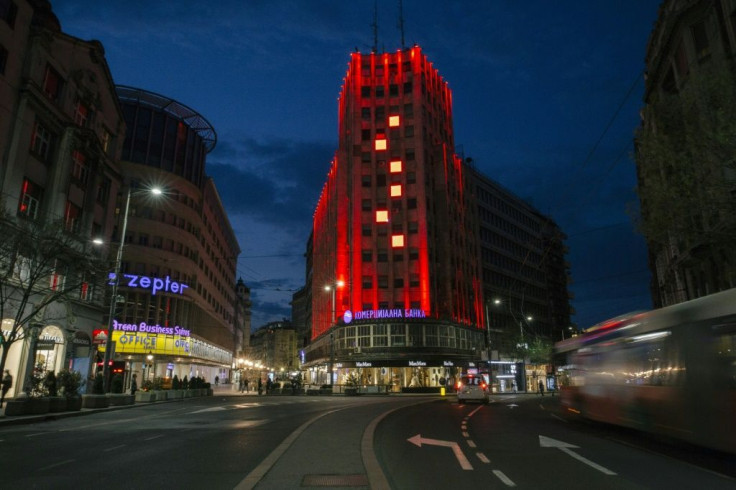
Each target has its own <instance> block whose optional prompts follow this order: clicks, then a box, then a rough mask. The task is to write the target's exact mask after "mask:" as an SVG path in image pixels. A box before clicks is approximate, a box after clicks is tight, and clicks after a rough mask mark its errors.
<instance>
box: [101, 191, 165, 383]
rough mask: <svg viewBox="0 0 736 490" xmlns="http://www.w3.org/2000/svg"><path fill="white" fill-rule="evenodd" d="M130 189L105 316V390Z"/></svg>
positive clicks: (157, 194) (158, 194) (126, 199)
mask: <svg viewBox="0 0 736 490" xmlns="http://www.w3.org/2000/svg"><path fill="white" fill-rule="evenodd" d="M148 192H150V193H151V194H153V195H155V196H160V195H161V194H162V193H163V191H162V190H161V188H159V187H153V188H151V189H148ZM131 194H132V189H131V188H130V187H128V192H127V196H126V198H125V210H124V211H123V228H122V230H121V233H120V245H118V253H117V255H116V256H115V268H114V269H113V274H114V279H113V283H112V294H111V295H110V312H109V315H108V318H107V339H105V363H104V364H103V366H102V370H103V371H102V373H103V377H104V380H105V392H108V391H110V360H111V359H112V346H113V342H112V325H113V317H114V316H115V305H116V303H117V301H118V281H119V276H120V266H121V263H122V261H123V247H124V246H125V234H126V232H127V230H128V212H129V211H130V196H131Z"/></svg>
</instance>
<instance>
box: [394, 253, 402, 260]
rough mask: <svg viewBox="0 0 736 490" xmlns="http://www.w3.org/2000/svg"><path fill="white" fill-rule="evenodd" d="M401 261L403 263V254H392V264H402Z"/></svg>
mask: <svg viewBox="0 0 736 490" xmlns="http://www.w3.org/2000/svg"><path fill="white" fill-rule="evenodd" d="M403 261H404V254H403V253H397V254H394V262H403Z"/></svg>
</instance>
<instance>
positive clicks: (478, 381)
mask: <svg viewBox="0 0 736 490" xmlns="http://www.w3.org/2000/svg"><path fill="white" fill-rule="evenodd" d="M455 389H456V391H457V402H458V403H465V402H466V401H475V402H479V403H488V402H489V401H490V399H489V396H488V383H486V380H485V379H484V378H483V377H482V376H476V375H473V374H466V375H463V376H461V377H460V380H459V381H458V382H457V384H456V385H455Z"/></svg>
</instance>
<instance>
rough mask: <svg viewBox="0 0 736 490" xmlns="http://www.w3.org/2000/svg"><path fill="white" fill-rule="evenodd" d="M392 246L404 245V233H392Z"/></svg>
mask: <svg viewBox="0 0 736 490" xmlns="http://www.w3.org/2000/svg"><path fill="white" fill-rule="evenodd" d="M391 246H392V247H394V248H399V247H403V246H404V235H391Z"/></svg>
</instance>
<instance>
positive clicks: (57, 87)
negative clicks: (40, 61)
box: [43, 65, 64, 101]
mask: <svg viewBox="0 0 736 490" xmlns="http://www.w3.org/2000/svg"><path fill="white" fill-rule="evenodd" d="M63 85H64V81H63V80H62V78H61V75H59V72H58V71H56V70H54V69H53V68H52V67H51V65H46V74H45V75H44V77H43V91H44V93H45V94H46V96H47V97H48V98H49V99H51V100H54V101H58V100H59V97H60V96H61V89H62V86H63Z"/></svg>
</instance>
